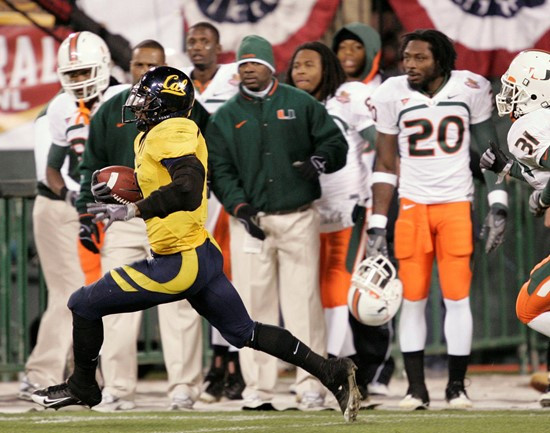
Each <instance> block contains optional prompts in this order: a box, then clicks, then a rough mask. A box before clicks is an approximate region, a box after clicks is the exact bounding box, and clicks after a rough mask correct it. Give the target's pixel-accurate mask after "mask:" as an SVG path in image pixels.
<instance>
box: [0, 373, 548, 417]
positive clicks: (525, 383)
mask: <svg viewBox="0 0 550 433" xmlns="http://www.w3.org/2000/svg"><path fill="white" fill-rule="evenodd" d="M530 377H531V376H530V375H528V374H527V375H519V374H502V373H487V374H475V373H474V374H471V375H470V376H468V377H467V379H466V392H467V393H468V395H469V396H470V398H471V400H472V402H473V404H474V408H473V409H474V410H506V409H509V410H536V409H540V410H544V411H548V413H550V408H546V409H543V408H542V407H540V405H539V403H538V401H537V400H538V398H539V396H540V393H539V392H538V391H536V390H535V389H533V388H531V387H530V386H529V380H530ZM426 382H427V386H428V390H429V392H430V398H431V403H430V409H431V410H442V409H446V408H447V405H446V402H445V400H444V393H445V385H446V377H443V376H442V375H440V374H437V373H431V374H430V372H427V380H426ZM291 383H292V377H290V376H289V377H281V378H280V380H279V384H278V388H277V390H278V393H277V394H276V395H275V397H274V399H273V401H272V405H273V407H274V408H275V409H276V410H287V409H296V408H297V404H296V400H295V397H294V395H292V394H291V393H290V392H288V387H289V385H290V384H291ZM167 386H168V385H167V382H166V381H165V380H158V379H155V380H147V379H145V380H140V381H139V383H138V388H137V397H136V404H137V407H136V409H134V410H132V412H143V411H163V410H166V411H168V406H169V399H168V396H167V395H166V389H167ZM18 387H19V383H18V382H4V383H0V413H24V412H28V411H33V410H41V408H40V407H39V406H38V405H37V404H34V403H31V402H26V401H23V400H19V399H17V391H18ZM406 388H407V383H406V380H405V379H404V378H400V377H394V378H393V379H392V382H391V384H390V388H389V390H390V394H389V395H388V396H378V395H373V396H371V402H370V403H371V405H376V409H377V410H398V404H399V401H400V400H401V399H402V398H403V397H404V396H405V391H406ZM241 404H242V400H235V401H221V402H218V403H211V404H207V403H204V402H201V401H198V402H196V403H195V406H194V410H196V411H200V412H214V411H216V412H223V411H240V410H241ZM326 405H327V406H328V407H327V409H335V410H336V403H335V401H334V399H332V398H330V399H327V402H326ZM369 406H370V405H369ZM68 409H70V410H74V409H71V408H68ZM75 409H80V408H79V407H76V406H75Z"/></svg>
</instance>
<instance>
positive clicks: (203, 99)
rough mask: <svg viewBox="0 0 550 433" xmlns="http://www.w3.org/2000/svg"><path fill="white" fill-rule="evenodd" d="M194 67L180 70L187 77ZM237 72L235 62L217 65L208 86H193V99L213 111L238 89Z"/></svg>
mask: <svg viewBox="0 0 550 433" xmlns="http://www.w3.org/2000/svg"><path fill="white" fill-rule="evenodd" d="M193 69H195V67H194V66H190V67H188V68H183V69H182V71H183V72H184V73H185V74H187V75H188V76H189V77H190V76H191V73H192V72H193ZM240 82H241V81H240V78H239V72H238V70H237V64H236V63H228V64H226V65H219V69H218V71H217V72H216V74H215V75H214V77H212V80H210V83H208V86H207V87H206V88H205V89H203V90H202V92H201V89H199V88H198V87H197V86H195V99H196V100H197V101H199V102H200V103H201V104H202V106H203V107H204V108H205V109H206V111H208V112H209V113H210V114H212V113H215V112H216V110H217V109H218V108H220V107H221V105H222V104H223V103H224V102H225V101H227V100H228V99H230V98H231V97H232V96H233V95H235V94H236V93H237V92H238V91H239V83H240Z"/></svg>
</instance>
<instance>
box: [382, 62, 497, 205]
mask: <svg viewBox="0 0 550 433" xmlns="http://www.w3.org/2000/svg"><path fill="white" fill-rule="evenodd" d="M372 105H373V107H374V113H373V116H374V117H375V124H376V130H377V131H379V132H382V133H384V134H393V135H397V141H398V147H399V156H400V160H401V162H400V173H399V196H400V197H406V198H408V199H410V200H412V201H415V202H417V203H424V204H437V203H451V202H456V201H465V200H472V199H473V190H474V185H473V179H472V173H471V171H470V167H469V166H470V152H469V147H470V125H475V124H477V123H481V122H483V121H485V120H487V119H489V118H490V117H491V113H492V110H493V99H492V93H491V85H490V83H489V81H487V80H486V79H485V78H483V77H482V76H480V75H477V74H474V73H472V72H469V71H452V73H451V76H450V78H449V80H448V81H447V83H445V85H444V86H443V88H442V89H440V90H439V91H438V92H437V94H435V95H434V96H433V97H432V98H430V97H429V96H427V95H425V94H423V93H421V92H418V91H416V90H413V89H411V88H410V87H409V84H408V82H407V76H405V75H402V76H399V77H392V78H389V79H387V80H386V81H385V82H384V83H382V84H381V85H380V87H378V89H376V91H375V92H374V94H373V96H372Z"/></svg>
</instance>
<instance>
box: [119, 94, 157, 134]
mask: <svg viewBox="0 0 550 433" xmlns="http://www.w3.org/2000/svg"><path fill="white" fill-rule="evenodd" d="M160 109H161V107H160V104H159V101H158V98H157V97H156V96H155V95H152V94H151V93H149V90H148V89H147V88H144V87H143V86H141V85H140V84H139V83H138V84H136V85H135V86H134V87H133V88H132V90H131V91H130V96H128V99H127V100H126V103H125V104H124V106H123V107H122V122H123V123H133V122H135V123H136V127H137V129H138V131H142V132H143V131H147V129H148V128H149V126H152V125H156V124H157V123H159V122H160V121H161V120H159V117H160Z"/></svg>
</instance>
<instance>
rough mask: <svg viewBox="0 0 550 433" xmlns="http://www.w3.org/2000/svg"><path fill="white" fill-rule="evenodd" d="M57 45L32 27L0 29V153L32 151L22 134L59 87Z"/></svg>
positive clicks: (24, 135) (29, 141)
mask: <svg viewBox="0 0 550 433" xmlns="http://www.w3.org/2000/svg"><path fill="white" fill-rule="evenodd" d="M58 46H59V43H58V42H56V41H55V39H54V38H53V37H52V36H49V35H47V34H45V33H44V32H42V31H41V30H39V29H37V28H35V27H32V26H28V25H20V26H8V25H5V26H2V32H1V33H0V150H5V149H29V148H32V145H33V143H32V134H31V133H27V132H26V131H27V129H29V125H30V124H31V123H30V122H32V120H33V119H34V118H35V117H36V115H37V114H38V113H39V112H40V110H41V109H42V108H43V106H44V104H46V103H47V102H48V101H49V100H50V99H51V98H52V97H53V96H54V95H55V94H56V93H57V92H58V91H59V88H60V85H59V82H58V79H57V75H56V73H55V69H56V61H57V58H56V55H57V48H58ZM8 131H9V132H10V133H9V134H8V133H7V132H8ZM22 132H24V133H22Z"/></svg>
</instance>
